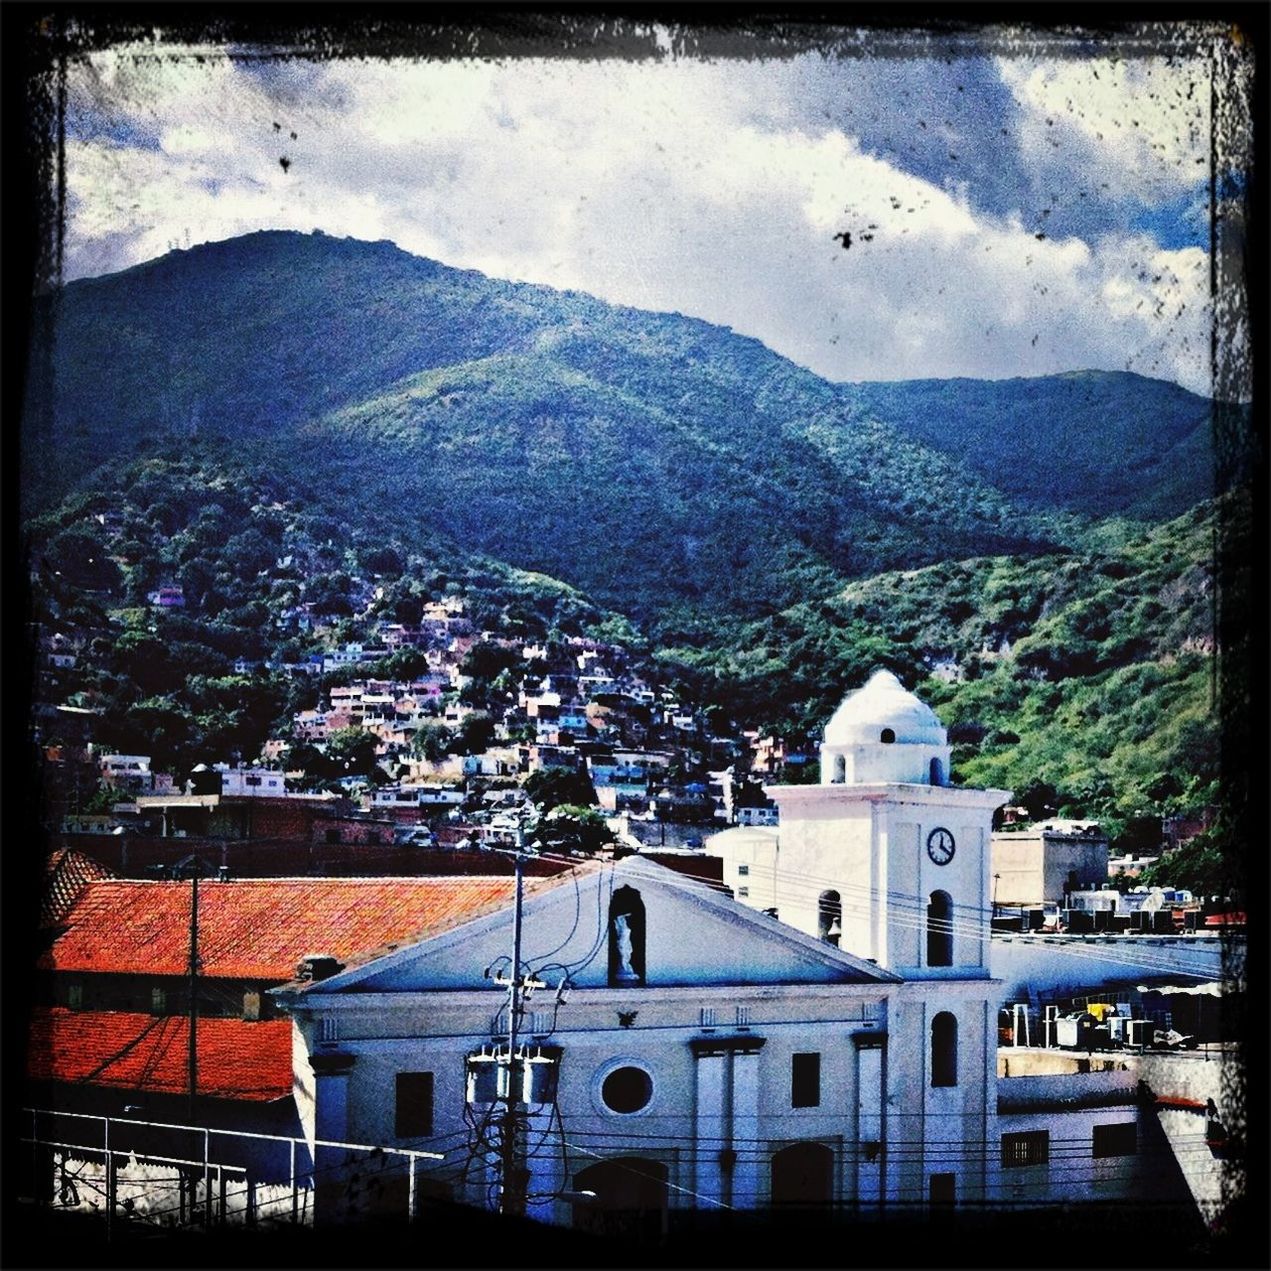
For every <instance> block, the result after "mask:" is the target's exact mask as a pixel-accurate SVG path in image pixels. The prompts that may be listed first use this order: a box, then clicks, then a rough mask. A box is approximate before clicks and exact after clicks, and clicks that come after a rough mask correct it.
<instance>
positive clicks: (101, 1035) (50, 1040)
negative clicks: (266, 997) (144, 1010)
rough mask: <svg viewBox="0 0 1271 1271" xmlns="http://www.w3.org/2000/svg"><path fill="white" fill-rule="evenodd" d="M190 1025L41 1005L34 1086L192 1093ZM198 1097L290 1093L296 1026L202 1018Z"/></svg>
mask: <svg viewBox="0 0 1271 1271" xmlns="http://www.w3.org/2000/svg"><path fill="white" fill-rule="evenodd" d="M189 1030H190V1024H189V1020H187V1019H186V1018H185V1017H184V1016H182V1015H134V1014H132V1013H130V1012H127V1011H72V1010H67V1009H66V1008H65V1007H61V1006H53V1007H41V1008H39V1009H37V1010H36V1011H35V1012H34V1013H33V1014H32V1017H31V1027H30V1045H29V1047H28V1050H27V1075H28V1077H30V1078H31V1080H33V1081H64V1082H74V1083H82V1084H84V1085H94V1086H111V1087H114V1088H117V1089H123V1090H133V1091H136V1092H137V1093H138V1094H143V1093H149V1094H185V1093H186V1092H187V1091H188V1090H189V1084H188V1082H189V1068H188V1062H189V1044H190V1031H189ZM196 1036H197V1037H198V1051H199V1055H198V1093H199V1094H201V1095H206V1096H210V1097H212V1098H218V1099H248V1100H252V1101H260V1102H264V1101H268V1100H270V1099H281V1098H284V1097H286V1096H287V1095H290V1094H291V1085H292V1080H291V1021H290V1020H285V1019H270V1020H260V1021H255V1022H249V1021H247V1020H241V1019H219V1018H212V1017H209V1018H207V1019H201V1020H199V1024H198V1032H197V1034H196Z"/></svg>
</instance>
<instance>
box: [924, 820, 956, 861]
mask: <svg viewBox="0 0 1271 1271" xmlns="http://www.w3.org/2000/svg"><path fill="white" fill-rule="evenodd" d="M953 848H954V842H953V835H952V834H950V833H949V831H948V830H946V829H945V828H944V827H943V826H937V827H936V828H935V829H934V830H932V831H931V833H930V834H928V835H927V855H928V856H930V857H931V859H932V860H933V861H935V863H936V864H937V865H947V864H948V863H949V862H950V861H951V860H952V859H953Z"/></svg>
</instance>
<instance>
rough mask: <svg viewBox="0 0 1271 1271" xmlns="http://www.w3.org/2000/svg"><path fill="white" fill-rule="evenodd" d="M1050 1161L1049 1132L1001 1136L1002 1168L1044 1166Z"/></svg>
mask: <svg viewBox="0 0 1271 1271" xmlns="http://www.w3.org/2000/svg"><path fill="white" fill-rule="evenodd" d="M1049 1160H1050V1131H1049V1130H1026V1131H1023V1132H1022V1133H1018V1134H1003V1135H1002V1168H1003V1169H1015V1168H1016V1167H1018V1166H1021V1165H1045V1164H1046V1162H1047V1161H1049Z"/></svg>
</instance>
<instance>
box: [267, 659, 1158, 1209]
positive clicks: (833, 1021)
mask: <svg viewBox="0 0 1271 1271" xmlns="http://www.w3.org/2000/svg"><path fill="white" fill-rule="evenodd" d="M949 753H950V750H949V746H948V743H947V738H946V735H945V731H944V729H943V727H942V726H941V725H940V722H939V720H938V719H937V718H936V716H935V715H934V714H933V712H932V711H931V710H930V709H929V708H928V707H926V706H925V705H923V704H922V703H921V702H920V701H919V700H918V699H917V698H916V697H914V696H913V695H912V694H910V693H908V692H906V691H905V690H904V688H903V687H902V686H901V685H900V683H899V682H898V681H897V680H896V678H895V677H894V676H892V675H890V674H889V673H887V672H879V673H878V674H876V675H875V676H873V678H871V679H870V681H869V682H868V683H867V684H866V685H865V687H864V688H862V689H860V690H859V691H857V692H855V693H852V694H850V695H849V696H848V697H847V699H846V700H845V701H844V702H843V704H842V705H841V706H840V708H839V709H838V711H837V712H836V713H835V714H834V716H833V718H832V719H831V720H830V722H829V724H828V725H827V727H826V730H825V741H824V745H823V747H822V753H821V782H820V784H817V785H809V786H777V787H772V788H770V789H769V790H768V793H769V795H770V796H771V797H772V799H773V800H775V801H776V803H777V804H778V806H779V808H780V838H779V840H778V839H777V837H776V835H775V834H774V833H773V832H771V831H768V830H764V829H761V828H739V829H737V830H732V831H727V832H725V833H724V834H722V835H719V836H716V842H717V843H719V842H720V841H721V840H722V841H723V842H722V846H721V848H720V849H719V850H721V851H722V852H723V854H724V856H725V878H724V881H725V883H726V884H727V887H728V888H729V889H730V890H731V889H734V888H736V889H737V890H738V893H739V897H741V898H740V899H738V900H734V899H733V898H732V897H731V896H729V895H728V894H727V893H726V892H721V891H720V890H719V889H718V888H715V887H713V886H711V885H709V884H707V883H704V882H702V881H700V880H696V879H692V878H688V877H686V876H683V875H680V874H677V873H675V872H672V871H670V870H668V869H666V868H664V867H662V866H659V865H656V864H653V863H651V862H649V861H646V860H642V859H641V858H640V857H639V856H638V855H637V856H631V857H627V858H625V859H623V860H620V861H617V862H607V861H604V862H589V863H587V864H586V865H583V866H580V867H579V868H577V869H574V870H571V871H569V872H567V873H565V874H562V875H559V876H556V877H553V878H550V879H545V880H540V879H536V880H533V881H532V882H531V883H528V884H527V885H526V888H525V894H524V900H523V904H521V905H519V906H517V905H514V904H509V903H505V902H500V903H499V904H497V905H495V906H493V907H490V906H488V905H487V906H486V907H485V908H484V909H482V908H477V909H474V908H473V907H472V906H471V905H467V904H466V903H465V900H464V891H463V889H464V888H465V887H468V886H470V885H471V884H472V883H473V882H474V881H476V880H469V879H460V878H455V879H453V880H449V881H450V882H451V883H453V889H452V890H453V895H448V897H447V898H446V901H445V903H446V905H447V906H448V909H449V912H450V914H451V917H450V919H449V920H438V921H432V922H430V923H429V934H428V935H427V936H426V937H425V938H421V939H419V940H416V941H410V940H404V941H402V942H400V943H399V944H397V945H395V946H394V947H392V948H388V949H384V950H380V951H377V952H375V953H373V954H371V955H369V956H367V957H365V958H361V959H358V960H355V961H353V962H351V963H349V964H348V965H344V966H342V967H341V966H339V965H338V964H336V965H334V966H332V965H327V966H325V967H324V966H323V964H322V962H321V960H314V961H313V962H312V965H313V966H314V967H322V968H323V971H322V975H323V978H316V977H315V978H312V979H310V980H308V981H303V982H297V983H294V984H291V985H287V986H284V987H283V988H280V989H276V990H274V994H275V997H276V1000H277V1001H278V1003H279V1005H280V1006H282V1007H283V1008H284V1009H285V1010H286V1011H287V1012H288V1013H289V1014H290V1015H291V1017H292V1019H293V1021H294V1043H295V1062H294V1071H295V1082H296V1086H295V1094H296V1100H297V1104H298V1107H299V1112H300V1117H301V1121H302V1123H303V1125H304V1127H305V1134H306V1136H307V1137H308V1139H309V1142H310V1144H311V1147H312V1151H313V1153H314V1164H315V1166H316V1173H317V1177H318V1178H319V1180H321V1181H320V1183H319V1186H318V1187H317V1189H316V1194H315V1211H314V1212H315V1216H316V1217H317V1218H318V1219H319V1220H321V1219H322V1217H323V1216H324V1215H326V1216H328V1217H331V1218H333V1219H335V1218H338V1217H340V1216H341V1214H343V1213H346V1212H348V1211H350V1209H351V1208H356V1204H355V1200H356V1201H357V1203H362V1201H361V1200H359V1199H358V1198H364V1197H365V1195H366V1189H365V1181H366V1180H365V1169H364V1167H359V1169H360V1170H361V1177H360V1179H359V1182H358V1187H356V1188H355V1187H354V1186H353V1183H352V1181H351V1174H350V1170H351V1168H352V1167H351V1166H350V1161H349V1157H348V1155H347V1153H342V1151H341V1149H340V1148H338V1147H334V1146H332V1147H324V1146H323V1145H324V1144H344V1143H349V1142H353V1143H362V1144H368V1143H373V1144H383V1145H386V1146H389V1147H397V1148H414V1149H420V1150H424V1151H431V1152H436V1153H437V1154H438V1157H439V1159H438V1160H437V1161H435V1162H431V1163H427V1164H418V1165H417V1168H418V1170H419V1173H418V1175H417V1176H412V1177H411V1178H409V1179H407V1178H404V1177H392V1176H390V1175H389V1174H385V1175H384V1177H383V1178H382V1179H380V1180H379V1181H380V1184H381V1190H382V1192H383V1193H384V1194H388V1193H391V1192H394V1189H396V1191H397V1192H401V1193H403V1194H405V1191H406V1189H409V1193H410V1195H411V1196H412V1197H413V1196H415V1195H416V1194H440V1195H443V1196H446V1197H448V1198H451V1199H454V1200H457V1201H462V1202H466V1203H469V1204H473V1205H478V1206H487V1207H491V1208H502V1209H505V1210H509V1209H510V1210H512V1211H513V1212H524V1213H526V1214H528V1215H529V1216H531V1217H536V1218H540V1219H542V1220H545V1221H549V1222H554V1223H560V1224H573V1225H575V1226H579V1227H583V1228H589V1229H598V1230H603V1231H610V1232H614V1231H618V1232H621V1231H634V1230H636V1229H641V1230H646V1231H654V1232H656V1231H658V1230H666V1229H667V1227H668V1224H672V1223H674V1221H675V1220H676V1216H677V1213H682V1211H696V1212H699V1213H700V1212H710V1211H722V1210H759V1209H770V1208H771V1209H778V1210H780V1209H782V1208H783V1207H785V1206H791V1205H794V1206H798V1205H803V1206H825V1207H826V1208H827V1209H830V1210H833V1211H836V1212H843V1213H855V1214H859V1215H862V1216H870V1215H878V1214H883V1213H895V1212H897V1211H902V1212H906V1211H913V1212H917V1213H924V1212H926V1211H928V1210H930V1209H941V1208H944V1207H950V1206H957V1207H961V1206H966V1207H969V1208H976V1207H980V1206H983V1205H985V1204H990V1205H991V1204H993V1203H998V1202H1005V1203H1011V1202H1012V1200H1013V1199H1014V1198H1019V1197H1021V1196H1024V1195H1027V1196H1028V1197H1030V1198H1031V1199H1033V1200H1034V1201H1041V1200H1046V1201H1051V1200H1063V1199H1069V1198H1074V1197H1075V1198H1079V1197H1077V1191H1079V1189H1074V1188H1071V1187H1070V1188H1065V1187H1064V1185H1063V1179H1060V1180H1059V1182H1058V1183H1056V1181H1055V1179H1053V1178H1052V1177H1051V1176H1050V1174H1049V1173H1047V1172H1046V1161H1047V1159H1048V1157H1047V1155H1045V1154H1043V1153H1041V1152H1040V1151H1039V1148H1038V1144H1040V1142H1041V1139H1040V1138H1039V1136H1044V1135H1046V1134H1047V1133H1048V1131H1047V1130H1046V1129H1045V1126H1046V1124H1047V1122H1046V1120H1045V1119H1044V1118H1043V1119H1038V1117H1037V1116H1033V1117H1032V1119H1031V1120H1028V1122H1027V1125H1024V1123H1023V1122H1022V1121H1021V1122H1020V1125H1021V1126H1022V1129H1020V1130H1019V1132H1018V1133H1014V1132H1013V1131H1012V1130H1011V1128H1010V1127H1008V1126H1006V1125H1005V1124H1004V1123H1000V1122H999V1108H998V1103H999V1101H998V1057H997V1008H998V1003H999V996H1000V985H999V984H997V983H995V982H994V981H993V980H992V979H991V978H990V974H989V969H988V948H989V919H990V913H991V901H990V887H991V879H990V873H989V859H988V852H989V835H990V826H991V819H992V815H993V811H994V809H995V808H997V807H998V806H1000V805H1001V804H1003V803H1005V802H1006V801H1007V799H1008V798H1009V794H1008V792H1007V791H1003V790H974V789H968V788H966V787H962V786H955V785H952V784H950V781H949ZM730 836H732V837H731V839H730ZM730 844H731V845H732V847H735V850H732V848H730ZM743 887H744V888H746V889H748V890H747V892H746V893H745V894H743V893H742V891H741V888H743ZM763 910H770V911H771V912H768V913H765V912H763ZM514 949H516V950H519V965H518V967H517V968H516V972H517V975H518V978H519V980H520V982H522V983H523V984H525V985H526V987H527V990H528V993H527V998H526V1000H525V1001H524V1002H523V1004H522V1005H523V1009H522V1010H521V1011H520V1012H519V1013H518V1015H517V1018H516V1019H515V1021H510V1020H509V1016H508V1010H507V1003H508V1000H509V994H508V990H507V988H506V984H507V981H508V979H509V977H510V975H511V973H512V961H513V956H514V954H513V950H514ZM326 972H333V973H329V974H327V973H326ZM513 1024H514V1025H515V1027H514V1028H513V1027H512V1025H513ZM513 1034H515V1037H516V1041H517V1049H516V1056H515V1058H516V1062H515V1063H511V1062H510V1061H509V1044H510V1042H511V1040H512V1036H513ZM509 1074H513V1075H512V1077H511V1080H510V1081H509ZM1124 1102H1125V1106H1123V1107H1118V1108H1113V1107H1104V1108H1103V1109H1102V1110H1101V1111H1099V1112H1098V1113H1095V1114H1091V1113H1086V1114H1084V1115H1085V1119H1086V1120H1087V1121H1089V1120H1091V1119H1092V1116H1093V1120H1094V1121H1096V1122H1099V1123H1100V1126H1102V1125H1103V1124H1104V1123H1112V1122H1115V1123H1117V1124H1121V1125H1122V1126H1129V1127H1130V1130H1129V1134H1130V1136H1131V1137H1133V1134H1134V1130H1133V1126H1134V1123H1135V1119H1136V1112H1135V1109H1134V1107H1133V1100H1132V1099H1131V1098H1127V1099H1126V1100H1125V1101H1124ZM1018 1114H1019V1115H1026V1114H1027V1109H1026V1108H1020V1109H1019V1110H1018ZM1082 1125H1083V1127H1084V1128H1082V1129H1081V1130H1080V1136H1083V1137H1081V1138H1080V1142H1078V1139H1077V1138H1073V1139H1072V1143H1073V1144H1075V1145H1076V1146H1072V1147H1070V1149H1069V1150H1070V1152H1071V1153H1078V1151H1080V1153H1083V1154H1084V1155H1085V1156H1089V1155H1090V1154H1091V1151H1092V1147H1091V1141H1090V1140H1091V1136H1092V1133H1093V1139H1094V1147H1093V1154H1094V1156H1100V1152H1099V1150H1098V1144H1099V1134H1098V1132H1097V1131H1095V1130H1094V1129H1093V1126H1087V1125H1085V1123H1084V1122H1083V1123H1082ZM1004 1134H1005V1137H1004ZM1103 1137H1104V1139H1105V1140H1106V1139H1107V1134H1106V1133H1105V1134H1104V1136H1103ZM1008 1139H1009V1140H1010V1142H1008V1141H1007V1140H1008ZM1016 1139H1018V1140H1019V1141H1018V1143H1017V1142H1016V1141H1015V1140H1016ZM1122 1141H1124V1136H1123V1140H1122ZM1101 1161H1102V1163H1100V1164H1099V1166H1098V1170H1099V1180H1100V1185H1101V1191H1102V1192H1103V1193H1104V1194H1114V1193H1116V1192H1121V1193H1123V1194H1133V1193H1134V1189H1135V1187H1136V1186H1137V1185H1138V1184H1137V1182H1136V1178H1137V1175H1136V1173H1135V1169H1136V1166H1135V1161H1134V1157H1133V1155H1132V1153H1125V1154H1124V1156H1123V1158H1122V1159H1112V1160H1110V1161H1107V1160H1102V1158H1101ZM415 1168H416V1166H412V1169H415ZM1039 1170H1040V1171H1041V1172H1040V1173H1039ZM1043 1173H1045V1174H1046V1177H1045V1178H1043V1177H1042V1174H1043ZM1087 1174H1089V1171H1087ZM1066 1177H1072V1172H1071V1171H1068V1173H1067V1175H1066ZM1083 1177H1084V1176H1083ZM1025 1183H1027V1184H1028V1186H1027V1187H1024V1189H1023V1190H1021V1188H1022V1187H1023V1185H1024V1184H1025ZM1056 1186H1057V1187H1058V1191H1055V1187H1056ZM359 1189H360V1190H359Z"/></svg>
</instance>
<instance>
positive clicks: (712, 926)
mask: <svg viewBox="0 0 1271 1271" xmlns="http://www.w3.org/2000/svg"><path fill="white" fill-rule="evenodd" d="M633 895H634V896H635V897H636V898H637V908H638V909H639V910H640V913H639V917H638V918H636V919H634V920H633V922H631V923H629V924H624V925H625V926H627V927H630V928H631V929H632V938H633V939H634V942H635V944H636V945H637V946H638V948H637V949H635V950H634V951H633V950H632V949H631V947H630V945H628V948H627V950H626V956H625V966H624V954H623V951H622V949H621V947H620V944H619V940H620V937H619V935H618V933H617V932H616V931H615V927H614V923H613V922H611V916H612V914H613V912H614V911H615V903H616V905H617V907H618V908H622V907H623V906H626V905H628V904H630V903H631V897H632V896H633ZM615 898H617V899H616V902H615ZM514 911H515V906H514V905H512V904H509V905H507V906H505V907H502V908H499V909H497V910H496V911H495V912H493V913H487V914H485V915H483V916H481V917H479V918H476V919H474V920H473V921H470V922H466V923H463V924H461V925H459V926H456V927H455V928H453V929H451V930H449V931H445V932H442V933H439V934H437V935H433V936H429V937H426V938H424V939H422V940H418V941H416V942H413V943H411V944H407V945H403V946H402V947H400V948H397V949H395V950H392V951H391V952H388V953H385V954H383V955H382V956H377V957H372V958H370V959H369V960H368V961H366V962H364V963H362V964H361V965H357V966H350V967H349V968H348V969H347V970H345V971H342V972H340V973H339V974H337V975H335V976H333V977H331V978H330V979H327V980H323V981H322V982H321V983H320V985H314V986H312V987H311V988H309V989H304V990H302V993H303V992H312V991H315V990H318V991H321V992H323V993H328V992H428V991H436V990H462V989H476V988H488V987H489V986H490V984H491V981H492V979H496V978H497V977H499V976H500V975H501V974H502V973H504V972H505V971H506V969H507V967H508V965H509V963H510V954H511V949H512V944H513V921H514ZM626 937H627V933H626V932H625V931H624V932H623V936H622V938H626ZM521 954H522V962H523V964H524V965H525V966H526V967H528V968H529V969H531V970H532V971H533V972H534V973H535V974H538V975H540V976H541V978H542V979H543V980H544V981H545V982H550V983H551V984H552V985H553V986H554V985H555V984H557V983H558V982H559V981H560V980H563V979H567V980H568V981H569V982H570V983H571V984H572V985H573V986H575V987H577V988H592V987H606V986H609V985H610V984H611V983H615V980H614V978H613V977H614V976H615V974H618V975H626V976H627V978H628V981H630V980H631V979H632V978H634V979H635V980H636V981H637V982H640V983H643V984H644V985H646V986H648V987H692V986H702V987H708V986H728V985H739V986H741V985H745V986H751V987H753V986H760V985H774V986H777V985H794V984H800V985H818V984H826V985H829V984H871V983H875V984H877V983H885V984H890V983H895V982H896V981H897V979H898V977H896V976H895V975H893V974H891V973H890V972H887V971H884V970H881V969H880V968H879V967H877V966H875V965H874V964H872V963H870V962H867V961H864V960H863V959H861V958H858V957H855V956H854V955H852V954H848V953H844V952H841V951H840V950H838V949H835V948H833V947H832V946H830V945H828V944H826V943H824V942H823V941H819V940H816V939H813V938H812V937H811V936H808V935H806V934H805V933H803V932H801V931H798V930H796V929H795V928H793V927H790V926H788V925H786V924H785V923H781V922H779V921H777V920H776V919H774V918H770V917H769V916H767V915H766V914H762V913H759V912H757V911H755V910H753V909H750V908H748V907H747V906H745V905H742V904H739V903H738V902H737V901H735V900H733V899H732V898H731V896H730V895H728V894H727V893H725V892H721V891H720V890H719V889H718V888H716V887H713V886H712V885H710V884H708V883H704V882H702V881H701V880H699V879H695V878H691V877H687V876H685V875H683V874H679V873H676V872H675V871H673V870H670V869H667V868H666V867H664V866H662V865H658V864H654V863H653V862H650V861H646V860H642V859H640V858H639V857H635V856H632V857H627V858H625V859H623V860H621V861H617V862H613V863H609V862H604V863H599V864H592V865H589V866H587V867H586V868H584V869H579V870H575V871H572V872H571V873H570V874H569V875H567V876H564V877H562V878H558V879H554V880H552V884H551V885H550V886H549V887H545V888H544V887H540V888H538V889H536V890H534V891H532V892H528V893H527V894H526V896H525V898H524V901H523V904H522V918H521ZM632 964H634V969H633V966H632ZM615 968H617V969H616V970H615Z"/></svg>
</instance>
